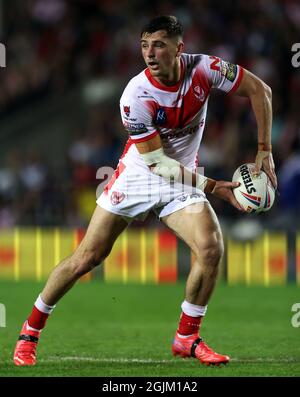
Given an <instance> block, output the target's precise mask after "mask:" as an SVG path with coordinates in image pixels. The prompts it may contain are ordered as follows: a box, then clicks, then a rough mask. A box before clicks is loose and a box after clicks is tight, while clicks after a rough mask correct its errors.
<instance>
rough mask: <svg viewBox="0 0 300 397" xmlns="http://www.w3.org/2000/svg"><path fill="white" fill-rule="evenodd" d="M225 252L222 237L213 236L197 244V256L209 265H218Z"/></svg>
mask: <svg viewBox="0 0 300 397" xmlns="http://www.w3.org/2000/svg"><path fill="white" fill-rule="evenodd" d="M223 253H224V246H223V241H222V239H219V238H211V239H208V240H206V241H205V242H201V243H199V244H198V245H197V253H196V256H197V257H198V258H199V259H200V262H201V263H203V264H205V265H207V266H214V267H216V266H218V265H219V263H220V261H221V258H222V256H223Z"/></svg>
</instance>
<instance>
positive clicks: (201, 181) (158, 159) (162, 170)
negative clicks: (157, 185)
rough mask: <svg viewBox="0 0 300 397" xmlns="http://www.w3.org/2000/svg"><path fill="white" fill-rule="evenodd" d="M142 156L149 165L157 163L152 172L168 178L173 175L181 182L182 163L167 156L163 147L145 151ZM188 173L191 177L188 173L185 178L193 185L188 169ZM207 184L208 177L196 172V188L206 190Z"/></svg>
mask: <svg viewBox="0 0 300 397" xmlns="http://www.w3.org/2000/svg"><path fill="white" fill-rule="evenodd" d="M141 156H142V158H143V159H144V161H145V163H146V164H147V165H148V166H150V165H154V164H155V166H154V167H153V168H152V172H153V173H154V174H156V175H160V176H162V177H164V178H166V179H169V178H171V177H173V178H174V180H175V181H179V180H180V182H181V180H182V178H181V167H180V163H179V162H178V161H177V160H174V159H171V158H170V157H168V156H166V155H165V153H164V150H163V148H159V149H157V150H154V151H152V152H148V153H143V154H141ZM187 174H189V178H188V175H186V176H185V178H184V180H185V181H189V182H190V183H188V185H191V183H192V181H191V176H192V173H191V172H190V171H188V170H187ZM206 184H207V178H206V177H205V176H203V175H200V174H197V173H196V188H197V189H200V190H202V191H204V189H205V187H206Z"/></svg>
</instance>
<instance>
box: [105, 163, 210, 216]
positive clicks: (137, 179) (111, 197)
mask: <svg viewBox="0 0 300 397" xmlns="http://www.w3.org/2000/svg"><path fill="white" fill-rule="evenodd" d="M121 165H122V169H123V171H122V172H119V169H120V168H119V167H118V169H117V171H116V172H115V174H114V175H113V177H112V178H111V180H110V182H109V183H108V184H107V186H106V187H105V189H104V191H103V193H102V194H101V196H100V197H99V198H98V199H97V204H98V205H99V206H100V207H102V208H104V209H105V210H107V211H109V212H112V213H113V214H118V215H120V216H122V217H123V218H124V219H125V220H126V221H127V222H131V221H132V220H133V219H139V220H145V219H146V217H147V215H148V214H149V212H150V211H151V210H153V211H154V212H155V213H156V215H157V216H158V217H159V218H162V217H164V216H167V215H170V214H172V213H173V212H176V211H178V210H181V209H182V208H185V207H187V206H189V205H191V204H194V203H199V202H202V203H204V202H207V201H208V200H207V198H206V196H205V193H204V192H203V191H202V190H199V189H196V188H192V187H189V186H186V185H182V184H181V183H170V182H168V181H166V180H165V179H164V178H162V177H160V176H158V175H155V174H153V173H152V172H151V171H150V170H149V171H148V170H147V169H145V168H142V167H138V166H137V167H135V169H133V167H128V166H126V167H124V165H123V164H121Z"/></svg>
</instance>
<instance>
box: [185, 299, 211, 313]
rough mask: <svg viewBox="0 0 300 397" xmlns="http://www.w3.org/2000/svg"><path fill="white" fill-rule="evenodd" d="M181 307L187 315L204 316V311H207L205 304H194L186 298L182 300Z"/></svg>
mask: <svg viewBox="0 0 300 397" xmlns="http://www.w3.org/2000/svg"><path fill="white" fill-rule="evenodd" d="M181 309H182V311H183V313H185V314H187V315H188V316H191V317H203V316H205V313H206V311H207V305H206V306H199V305H194V304H193V303H189V302H187V301H186V300H184V301H183V302H182V305H181Z"/></svg>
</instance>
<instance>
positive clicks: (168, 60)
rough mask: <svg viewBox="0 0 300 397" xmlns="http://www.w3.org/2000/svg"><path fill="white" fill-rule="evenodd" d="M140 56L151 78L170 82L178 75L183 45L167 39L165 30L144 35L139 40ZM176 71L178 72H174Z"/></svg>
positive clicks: (176, 39)
mask: <svg viewBox="0 0 300 397" xmlns="http://www.w3.org/2000/svg"><path fill="white" fill-rule="evenodd" d="M141 46H142V55H143V58H144V61H145V62H146V65H147V66H148V68H149V70H150V73H151V74H152V76H153V77H156V78H158V79H161V80H164V81H170V82H172V80H173V79H174V78H175V79H176V76H177V75H178V70H179V69H180V66H179V65H180V62H179V58H180V55H181V51H182V48H183V43H182V41H180V40H179V39H178V38H177V37H168V36H167V32H166V31H165V30H158V31H157V32H154V33H145V34H144V35H143V36H142V39H141ZM176 69H178V70H176Z"/></svg>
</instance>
